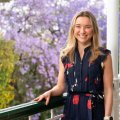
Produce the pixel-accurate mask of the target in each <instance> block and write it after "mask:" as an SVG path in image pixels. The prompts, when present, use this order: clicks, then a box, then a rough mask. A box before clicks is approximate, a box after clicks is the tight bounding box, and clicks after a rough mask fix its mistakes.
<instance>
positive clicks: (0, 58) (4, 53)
mask: <svg viewBox="0 0 120 120" xmlns="http://www.w3.org/2000/svg"><path fill="white" fill-rule="evenodd" d="M16 60H17V55H16V54H15V53H14V42H13V41H5V40H4V39H3V37H2V35H0V108H5V107H8V106H9V104H10V102H11V101H12V100H13V99H14V87H13V86H12V85H13V83H14V82H15V81H14V80H13V79H11V76H12V73H13V70H14V66H15V62H16Z"/></svg>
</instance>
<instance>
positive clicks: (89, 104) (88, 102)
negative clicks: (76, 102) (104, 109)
mask: <svg viewBox="0 0 120 120" xmlns="http://www.w3.org/2000/svg"><path fill="white" fill-rule="evenodd" d="M87 108H88V109H91V108H92V101H91V99H89V100H88V101H87Z"/></svg>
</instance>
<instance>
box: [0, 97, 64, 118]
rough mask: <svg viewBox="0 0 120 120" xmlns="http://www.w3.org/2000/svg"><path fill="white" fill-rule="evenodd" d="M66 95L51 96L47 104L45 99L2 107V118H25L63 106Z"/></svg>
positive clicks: (0, 110) (0, 114)
mask: <svg viewBox="0 0 120 120" xmlns="http://www.w3.org/2000/svg"><path fill="white" fill-rule="evenodd" d="M65 99H66V96H55V97H51V99H50V102H49V104H48V105H47V106H46V105H45V100H43V101H41V102H35V101H31V102H28V103H23V104H20V105H16V106H12V107H8V108H4V109H0V120H14V119H17V118H23V117H26V116H30V115H33V114H36V113H39V112H44V111H46V110H49V109H52V108H55V107H59V106H62V105H63V104H64V101H65Z"/></svg>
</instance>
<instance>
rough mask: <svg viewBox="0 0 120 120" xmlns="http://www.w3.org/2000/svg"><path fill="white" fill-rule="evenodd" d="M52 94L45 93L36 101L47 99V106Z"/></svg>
mask: <svg viewBox="0 0 120 120" xmlns="http://www.w3.org/2000/svg"><path fill="white" fill-rule="evenodd" d="M51 93H52V91H51V90H49V91H47V92H45V93H43V94H42V95H40V96H38V97H37V98H35V99H34V101H36V102H40V101H41V100H43V99H45V100H46V102H45V104H46V105H48V103H49V101H50V97H51Z"/></svg>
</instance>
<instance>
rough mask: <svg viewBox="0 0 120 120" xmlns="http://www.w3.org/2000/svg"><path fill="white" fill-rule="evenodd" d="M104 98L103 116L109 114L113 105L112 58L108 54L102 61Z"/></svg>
mask: <svg viewBox="0 0 120 120" xmlns="http://www.w3.org/2000/svg"><path fill="white" fill-rule="evenodd" d="M103 79H104V98H105V116H111V113H112V105H113V68H112V58H111V55H110V54H109V55H108V56H107V59H106V60H105V61H104V74H103Z"/></svg>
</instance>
